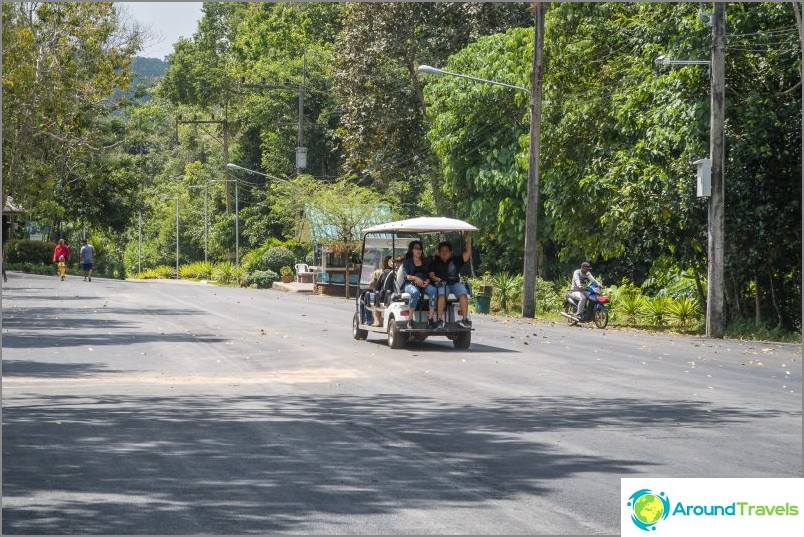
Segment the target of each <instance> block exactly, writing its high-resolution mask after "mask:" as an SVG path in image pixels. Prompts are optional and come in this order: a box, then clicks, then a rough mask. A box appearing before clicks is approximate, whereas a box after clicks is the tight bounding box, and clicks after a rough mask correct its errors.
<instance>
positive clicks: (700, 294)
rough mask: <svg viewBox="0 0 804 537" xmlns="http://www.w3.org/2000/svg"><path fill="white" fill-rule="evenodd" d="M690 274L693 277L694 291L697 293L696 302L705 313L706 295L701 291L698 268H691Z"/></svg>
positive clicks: (701, 285)
mask: <svg viewBox="0 0 804 537" xmlns="http://www.w3.org/2000/svg"><path fill="white" fill-rule="evenodd" d="M692 274H693V275H694V276H695V289H696V290H697V291H698V302H699V303H700V304H701V309H702V310H704V311H706V293H704V290H703V284H702V283H701V275H700V273H699V272H698V267H695V266H693V268H692Z"/></svg>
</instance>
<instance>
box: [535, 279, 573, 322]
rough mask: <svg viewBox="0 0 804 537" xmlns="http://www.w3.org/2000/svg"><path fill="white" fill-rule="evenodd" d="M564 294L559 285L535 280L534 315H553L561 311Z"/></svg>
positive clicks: (564, 291)
mask: <svg viewBox="0 0 804 537" xmlns="http://www.w3.org/2000/svg"><path fill="white" fill-rule="evenodd" d="M567 289H568V288H567ZM565 293H566V290H565V289H563V288H562V287H561V286H560V284H555V283H553V282H550V281H547V280H543V279H541V278H536V313H541V314H545V313H553V312H556V311H558V310H559V309H561V304H562V303H563V301H564V294H565Z"/></svg>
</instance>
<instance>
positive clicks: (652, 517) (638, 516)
mask: <svg viewBox="0 0 804 537" xmlns="http://www.w3.org/2000/svg"><path fill="white" fill-rule="evenodd" d="M626 505H627V506H628V507H630V508H631V521H632V522H633V523H634V525H635V526H636V527H638V528H639V529H641V530H644V531H651V530H655V529H656V523H657V522H659V521H661V520H664V519H665V518H667V515H668V514H669V513H670V499H669V498H668V497H667V495H666V494H665V493H664V492H660V493H658V494H656V493H655V492H653V491H652V490H650V489H641V490H638V491H636V492H635V493H633V494H632V495H631V497H630V498H628V503H627V504H626Z"/></svg>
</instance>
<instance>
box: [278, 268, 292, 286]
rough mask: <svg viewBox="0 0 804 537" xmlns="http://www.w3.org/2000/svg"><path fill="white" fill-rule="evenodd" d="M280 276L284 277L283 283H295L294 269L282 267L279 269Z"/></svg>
mask: <svg viewBox="0 0 804 537" xmlns="http://www.w3.org/2000/svg"><path fill="white" fill-rule="evenodd" d="M279 275H280V276H281V277H282V283H290V282H292V281H293V269H292V268H290V267H287V266H285V267H282V268H281V269H279Z"/></svg>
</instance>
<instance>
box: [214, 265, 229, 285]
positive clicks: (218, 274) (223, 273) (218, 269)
mask: <svg viewBox="0 0 804 537" xmlns="http://www.w3.org/2000/svg"><path fill="white" fill-rule="evenodd" d="M233 268H234V267H233V265H232V264H231V263H217V264H216V265H215V266H214V267H213V268H212V279H213V280H215V281H216V282H220V283H229V282H231V281H232V269H233Z"/></svg>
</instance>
